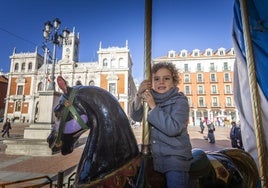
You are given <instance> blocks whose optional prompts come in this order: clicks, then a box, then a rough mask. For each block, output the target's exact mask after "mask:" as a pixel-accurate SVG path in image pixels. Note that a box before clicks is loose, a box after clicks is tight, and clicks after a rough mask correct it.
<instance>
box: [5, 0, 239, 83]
mask: <svg viewBox="0 0 268 188" xmlns="http://www.w3.org/2000/svg"><path fill="white" fill-rule="evenodd" d="M233 4H234V0H204V1H197V0H153V17H152V19H153V20H152V58H156V57H160V56H164V55H166V54H167V52H168V51H169V50H175V51H176V52H179V51H180V50H182V49H186V50H188V51H192V50H193V49H196V48H197V49H200V50H201V51H203V50H205V49H207V48H212V49H214V50H216V49H218V48H220V47H224V48H226V49H230V48H231V47H233V42H232V20H233ZM144 5H145V0H89V1H86V0H65V1H62V0H46V1H41V0H5V1H2V3H1V7H0V69H2V71H3V72H9V69H10V59H9V56H10V55H12V52H13V49H14V47H16V51H17V52H33V51H34V50H35V47H36V46H39V53H40V54H42V50H41V46H42V42H43V36H42V30H43V27H44V22H46V21H48V20H50V21H52V20H53V19H54V18H59V19H60V20H61V22H62V27H61V28H62V29H64V27H67V28H68V29H69V30H72V29H73V27H75V31H76V32H79V33H80V52H79V61H80V62H88V61H96V60H97V50H98V48H99V43H100V42H102V47H103V48H106V47H111V46H118V47H123V46H125V43H126V40H128V45H129V48H130V51H131V54H132V60H133V63H134V65H133V76H134V78H135V79H137V80H139V81H141V80H142V79H143V75H144V73H143V68H144V67H143V65H144V16H145V13H144V11H145V8H144ZM51 50H52V49H51ZM57 53H58V54H61V52H60V51H59V50H58V51H57Z"/></svg>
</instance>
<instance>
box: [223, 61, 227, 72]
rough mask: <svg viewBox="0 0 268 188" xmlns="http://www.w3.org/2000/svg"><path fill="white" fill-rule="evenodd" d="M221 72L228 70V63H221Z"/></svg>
mask: <svg viewBox="0 0 268 188" xmlns="http://www.w3.org/2000/svg"><path fill="white" fill-rule="evenodd" d="M223 70H225V71H227V70H228V62H224V63H223Z"/></svg>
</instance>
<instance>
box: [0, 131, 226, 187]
mask: <svg viewBox="0 0 268 188" xmlns="http://www.w3.org/2000/svg"><path fill="white" fill-rule="evenodd" d="M133 130H134V132H135V134H137V135H138V140H139V139H140V138H141V137H140V135H141V127H136V128H134V129H133ZM199 130H200V128H199V126H196V127H195V126H189V134H190V138H191V143H192V146H193V148H201V149H203V150H205V151H215V150H219V149H221V148H227V147H230V146H231V142H230V139H229V130H230V129H229V128H226V127H216V131H215V138H216V143H215V144H210V143H209V142H208V140H205V139H204V136H206V135H207V130H205V131H204V134H201V133H200V132H199ZM21 134H23V129H22V128H21V127H20V126H19V127H17V129H16V128H14V129H12V130H11V136H10V138H4V139H18V138H19V137H20V136H22V135H21ZM2 140H3V138H1V142H2ZM140 140H141V139H140ZM138 142H140V141H138ZM83 147H84V146H83V145H82V146H80V147H78V148H76V149H75V150H74V152H73V153H71V154H69V155H67V156H62V155H61V154H60V153H59V154H55V155H53V156H48V157H40V156H38V157H37V156H22V155H6V154H5V153H4V149H5V148H4V147H3V145H2V146H1V151H0V184H1V183H5V182H12V181H18V180H23V179H28V178H35V177H40V176H46V175H47V176H49V177H50V178H52V179H57V174H58V172H60V171H65V170H67V169H70V170H72V169H73V167H74V166H75V165H76V164H77V163H78V161H79V159H80V156H81V153H82V151H83ZM39 181H40V180H39ZM43 181H44V179H43ZM7 187H12V186H7ZM13 187H18V185H16V186H15V185H14V186H13Z"/></svg>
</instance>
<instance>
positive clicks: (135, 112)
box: [130, 97, 143, 122]
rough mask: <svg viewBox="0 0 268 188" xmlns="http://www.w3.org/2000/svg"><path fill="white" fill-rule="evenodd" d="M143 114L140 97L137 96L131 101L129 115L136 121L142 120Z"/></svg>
mask: <svg viewBox="0 0 268 188" xmlns="http://www.w3.org/2000/svg"><path fill="white" fill-rule="evenodd" d="M142 116H143V107H142V104H141V99H139V98H138V97H135V98H134V101H133V102H132V103H131V107H130V117H131V118H132V119H133V120H134V121H137V122H141V121H142Z"/></svg>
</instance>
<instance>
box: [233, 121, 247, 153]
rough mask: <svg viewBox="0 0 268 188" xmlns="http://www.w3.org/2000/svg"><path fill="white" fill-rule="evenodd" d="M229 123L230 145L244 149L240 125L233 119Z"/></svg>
mask: <svg viewBox="0 0 268 188" xmlns="http://www.w3.org/2000/svg"><path fill="white" fill-rule="evenodd" d="M231 125H232V128H231V130H230V139H231V145H232V147H233V148H239V149H244V147H243V142H242V135H241V129H240V127H239V126H238V125H237V124H236V122H234V121H233V122H232V123H231Z"/></svg>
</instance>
